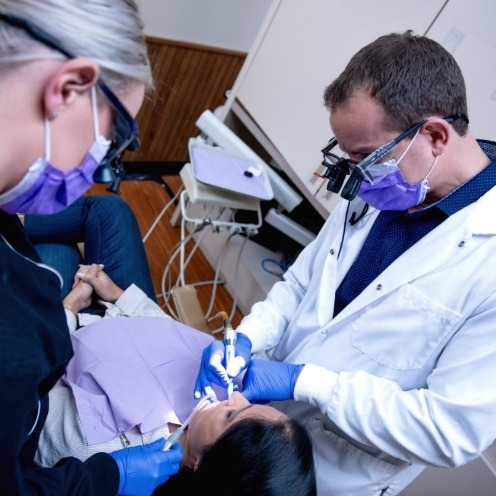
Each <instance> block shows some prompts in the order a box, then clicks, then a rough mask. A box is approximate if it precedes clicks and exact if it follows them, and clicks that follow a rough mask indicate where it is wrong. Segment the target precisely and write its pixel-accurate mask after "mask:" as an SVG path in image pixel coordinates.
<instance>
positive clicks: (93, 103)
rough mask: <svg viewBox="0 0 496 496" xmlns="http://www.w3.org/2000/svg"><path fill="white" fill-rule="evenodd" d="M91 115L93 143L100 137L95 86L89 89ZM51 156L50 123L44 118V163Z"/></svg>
mask: <svg viewBox="0 0 496 496" xmlns="http://www.w3.org/2000/svg"><path fill="white" fill-rule="evenodd" d="M90 91H91V113H92V114H93V134H94V135H95V141H98V138H99V136H100V123H99V122H98V106H97V101H96V90H95V85H93V86H92V87H91V90H90ZM51 155H52V139H51V133H50V121H49V119H47V118H46V117H45V161H46V162H49V161H50V157H51Z"/></svg>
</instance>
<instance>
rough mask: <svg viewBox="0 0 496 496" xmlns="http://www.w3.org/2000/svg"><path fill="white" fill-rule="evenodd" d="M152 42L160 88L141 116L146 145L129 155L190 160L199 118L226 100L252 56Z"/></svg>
mask: <svg viewBox="0 0 496 496" xmlns="http://www.w3.org/2000/svg"><path fill="white" fill-rule="evenodd" d="M148 46H149V55H150V60H151V61H152V68H153V73H154V77H155V85H156V91H155V93H154V94H150V95H147V98H146V100H145V102H144V104H143V107H142V109H141V110H140V112H139V114H138V116H137V121H138V124H139V126H140V140H141V148H140V149H139V150H137V151H136V152H133V153H130V154H128V155H126V156H125V157H124V159H125V160H128V161H177V162H186V161H187V160H188V147H187V143H188V139H189V138H190V137H191V136H196V135H197V134H198V132H199V131H198V129H197V128H196V126H195V122H196V120H197V119H198V117H199V115H200V114H201V113H202V112H203V111H204V110H205V109H211V110H213V109H215V108H216V107H218V106H219V105H222V104H224V103H225V92H226V90H228V89H230V88H231V87H232V85H233V84H234V81H235V79H236V77H237V75H238V73H239V71H240V69H241V66H242V65H243V62H244V60H245V58H246V54H245V53H239V52H234V51H227V50H224V49H213V48H210V47H202V46H198V45H193V44H186V43H180V42H171V41H167V40H160V39H156V38H150V39H149V40H148Z"/></svg>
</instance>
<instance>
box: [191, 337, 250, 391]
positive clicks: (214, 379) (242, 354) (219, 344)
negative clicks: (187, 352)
mask: <svg viewBox="0 0 496 496" xmlns="http://www.w3.org/2000/svg"><path fill="white" fill-rule="evenodd" d="M225 352H226V348H225V345H224V342H223V341H220V340H216V341H214V342H213V343H211V344H209V345H208V346H207V347H206V348H205V349H204V350H203V354H202V359H201V364H200V371H199V372H198V376H197V377H196V383H195V390H194V393H195V398H199V397H200V396H201V395H202V393H204V392H205V393H208V392H209V391H208V388H211V386H212V383H215V384H217V385H219V386H221V387H224V388H227V386H229V384H230V383H231V380H232V379H231V377H236V376H237V375H238V374H239V373H240V372H241V371H242V370H244V369H245V368H246V367H247V366H248V364H249V363H250V360H251V341H250V340H249V338H248V337H247V336H245V335H244V334H241V333H239V334H237V335H236V356H235V358H234V360H233V361H232V363H231V364H230V367H229V373H227V371H226V369H225Z"/></svg>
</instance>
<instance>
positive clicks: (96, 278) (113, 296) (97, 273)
mask: <svg viewBox="0 0 496 496" xmlns="http://www.w3.org/2000/svg"><path fill="white" fill-rule="evenodd" d="M80 281H83V282H85V283H87V284H90V285H91V286H92V288H93V289H94V290H95V293H96V294H97V295H98V296H99V297H100V298H101V299H102V300H104V301H108V302H109V303H115V302H116V301H117V300H118V299H119V297H120V296H121V295H122V293H124V291H123V290H122V289H121V288H120V287H119V286H117V284H115V282H114V281H112V279H110V277H109V276H108V275H107V274H106V273H105V272H104V271H103V266H102V265H100V264H91V265H81V266H80V267H79V270H78V272H77V274H76V276H75V278H74V286H73V287H75V286H76V284H78V283H79V282H80Z"/></svg>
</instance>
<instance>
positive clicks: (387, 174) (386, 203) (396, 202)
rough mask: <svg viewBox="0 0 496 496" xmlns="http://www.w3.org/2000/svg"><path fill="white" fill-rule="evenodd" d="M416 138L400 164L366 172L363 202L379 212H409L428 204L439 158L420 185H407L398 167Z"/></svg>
mask: <svg viewBox="0 0 496 496" xmlns="http://www.w3.org/2000/svg"><path fill="white" fill-rule="evenodd" d="M417 134H418V131H417ZM417 134H416V135H415V137H414V138H413V139H412V141H411V143H410V144H409V145H408V147H407V149H406V150H405V152H404V153H403V155H402V156H401V157H400V158H399V160H398V162H396V160H394V159H392V160H389V161H388V162H385V163H382V164H372V165H371V166H370V167H369V168H367V171H366V173H365V174H366V176H367V179H365V180H364V181H363V182H362V184H361V185H360V189H359V190H358V196H359V197H360V198H361V199H362V200H363V201H365V202H367V203H368V204H369V205H370V206H372V207H374V208H377V209H378V210H408V209H409V208H412V207H415V206H416V205H419V204H420V203H422V202H423V201H424V200H425V196H426V194H427V190H428V189H429V187H428V185H427V183H428V181H427V180H428V178H429V175H430V174H431V172H432V170H433V169H434V166H435V165H436V161H437V157H436V160H434V163H433V164H432V167H431V169H430V170H429V172H428V173H427V176H425V178H424V179H423V180H422V181H420V182H419V183H415V184H412V183H410V182H408V181H407V180H406V179H405V178H404V177H403V175H402V174H401V171H400V169H399V167H398V164H399V163H400V161H401V160H402V159H403V157H404V156H405V155H406V153H407V152H408V150H409V149H410V147H411V146H412V144H413V142H414V141H415V138H416V137H417Z"/></svg>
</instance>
